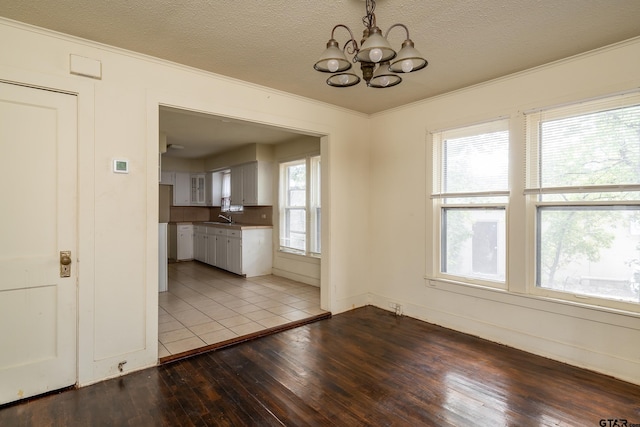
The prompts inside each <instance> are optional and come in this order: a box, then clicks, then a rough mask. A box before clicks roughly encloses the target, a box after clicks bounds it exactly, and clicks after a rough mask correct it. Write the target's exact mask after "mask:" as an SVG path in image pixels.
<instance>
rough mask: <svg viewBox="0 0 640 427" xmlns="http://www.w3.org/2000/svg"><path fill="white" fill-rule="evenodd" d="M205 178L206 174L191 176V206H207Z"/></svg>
mask: <svg viewBox="0 0 640 427" xmlns="http://www.w3.org/2000/svg"><path fill="white" fill-rule="evenodd" d="M205 177H206V174H204V173H195V174H191V198H190V201H191V206H204V205H205Z"/></svg>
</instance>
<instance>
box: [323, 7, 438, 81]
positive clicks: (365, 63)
mask: <svg viewBox="0 0 640 427" xmlns="http://www.w3.org/2000/svg"><path fill="white" fill-rule="evenodd" d="M365 7H366V13H367V14H366V15H365V16H364V17H363V18H362V23H363V24H364V26H365V29H364V31H363V33H362V40H361V41H360V47H358V42H357V41H356V40H355V38H354V37H353V32H352V31H351V29H350V28H349V27H347V26H346V25H344V24H338V25H336V26H335V27H333V30H332V31H331V38H330V39H329V41H328V42H327V48H326V49H325V51H324V52H323V53H322V55H321V56H320V59H319V60H318V61H317V62H316V63H315V64H314V66H313V68H315V69H316V70H318V71H320V72H323V73H331V74H332V76H331V77H329V78H328V79H327V84H328V85H329V86H334V87H349V86H353V85H356V84H358V83H359V82H360V77H358V76H357V75H355V74H353V73H345V71H347V70H349V69H350V68H351V62H354V63H355V62H359V63H360V69H361V71H362V77H363V78H364V80H365V82H366V83H367V86H369V87H375V88H387V87H392V86H395V85H397V84H400V82H402V78H401V77H400V76H398V75H396V73H412V72H414V71H418V70H422V69H423V68H424V67H426V66H427V64H428V62H427V60H426V59H424V58H423V57H422V55H421V54H420V52H418V51H417V50H416V48H415V47H414V44H413V41H412V40H411V39H410V38H409V29H408V28H407V27H406V26H405V25H404V24H394V25H392V26H391V27H390V28H389V29H388V30H387V33H386V34H385V35H384V36H383V35H382V32H381V31H380V28H378V27H377V25H376V15H375V14H374V10H375V8H376V2H375V0H366V6H365ZM339 27H342V28H344V29H346V30H347V31H348V32H349V35H350V36H351V38H350V39H349V40H347V42H346V43H345V44H344V47H343V48H342V49H340V44H339V43H338V42H337V41H336V39H335V38H334V33H335V31H336V29H337V28H339ZM395 27H402V28H404V30H405V32H406V34H407V38H406V40H405V41H404V42H403V43H402V48H401V49H400V52H398V53H396V51H395V50H393V49H392V48H391V45H390V44H389V42H388V41H387V36H388V35H389V32H390V31H391V29H393V28H395ZM345 52H346V53H347V54H349V55H353V59H352V60H351V62H350V61H349V60H348V59H347V56H346V55H345Z"/></svg>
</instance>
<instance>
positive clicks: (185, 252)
mask: <svg viewBox="0 0 640 427" xmlns="http://www.w3.org/2000/svg"><path fill="white" fill-rule="evenodd" d="M177 258H178V260H184V259H193V226H190V225H179V226H178V257H177Z"/></svg>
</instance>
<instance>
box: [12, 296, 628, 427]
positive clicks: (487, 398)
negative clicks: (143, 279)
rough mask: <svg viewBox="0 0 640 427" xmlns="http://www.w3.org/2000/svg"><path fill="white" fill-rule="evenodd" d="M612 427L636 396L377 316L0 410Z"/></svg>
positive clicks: (23, 414)
mask: <svg viewBox="0 0 640 427" xmlns="http://www.w3.org/2000/svg"><path fill="white" fill-rule="evenodd" d="M601 420H605V421H603V422H604V424H603V423H602V422H601ZM607 420H612V421H607ZM613 420H617V424H615V425H625V424H622V421H621V420H626V423H627V424H626V425H629V426H631V425H633V424H636V423H638V424H640V386H635V385H632V384H629V383H625V382H622V381H618V380H615V379H613V378H610V377H607V376H604V375H600V374H596V373H593V372H589V371H585V370H582V369H578V368H574V367H571V366H568V365H565V364H562V363H558V362H554V361H551V360H548V359H545V358H542V357H537V356H533V355H531V354H528V353H525V352H521V351H518V350H514V349H510V348H508V347H504V346H501V345H498V344H494V343H491V342H488V341H484V340H481V339H478V338H475V337H472V336H469V335H464V334H461V333H458V332H454V331H451V330H448V329H444V328H440V327H437V326H433V325H429V324H427V323H424V322H420V321H418V320H414V319H411V318H408V317H395V316H394V315H393V314H390V313H388V312H386V311H383V310H380V309H376V308H373V307H365V308H361V309H357V310H353V311H350V312H347V313H343V314H340V315H337V316H334V317H332V318H330V319H326V320H321V321H318V322H316V323H311V324H308V325H305V326H301V327H298V328H296V329H291V330H288V331H284V332H279V333H276V334H274V335H270V336H266V337H262V338H259V339H256V340H253V341H249V342H244V343H241V344H238V345H235V346H233V347H227V348H224V349H221V350H217V351H212V352H209V353H205V354H201V355H197V356H193V357H190V358H187V359H182V360H179V361H175V362H172V363H168V364H165V365H161V366H159V367H157V368H151V369H147V370H144V371H140V372H135V373H132V374H129V375H126V376H124V377H121V378H120V379H115V380H109V381H104V382H102V383H99V384H95V385H93V386H89V387H85V388H81V389H79V390H69V391H64V392H61V393H58V394H52V395H48V396H45V397H41V398H37V399H33V400H31V401H27V402H23V403H19V404H14V405H10V406H7V407H4V408H2V409H0V426H161V425H164V426H206V425H215V426H218V425H221V426H225V425H228V426H245V425H247V426H281V425H287V426H308V425H309V426H312V425H316V426H329V425H331V426H360V425H362V426H364V425H367V426H390V425H395V426H423V425H424V426H429V425H433V426H506V425H509V426H558V425H561V426H604V425H607V426H613V425H614V424H613Z"/></svg>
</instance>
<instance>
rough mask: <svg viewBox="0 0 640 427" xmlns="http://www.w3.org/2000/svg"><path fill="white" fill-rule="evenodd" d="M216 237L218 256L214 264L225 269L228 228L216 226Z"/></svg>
mask: <svg viewBox="0 0 640 427" xmlns="http://www.w3.org/2000/svg"><path fill="white" fill-rule="evenodd" d="M214 233H215V238H216V257H215V263H214V264H213V265H214V266H216V267H218V268H221V269H223V270H226V269H227V230H226V229H223V228H215V227H214Z"/></svg>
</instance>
